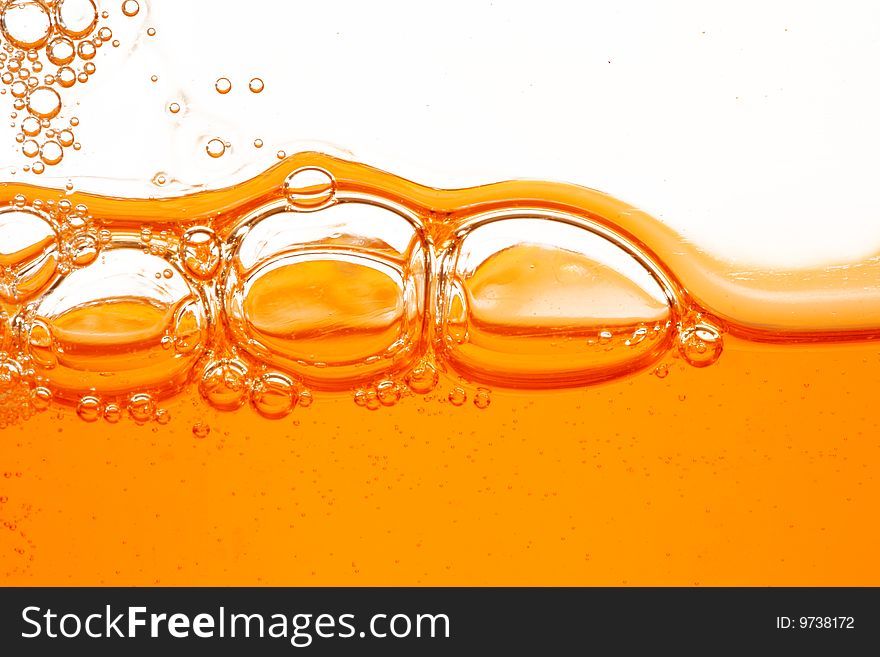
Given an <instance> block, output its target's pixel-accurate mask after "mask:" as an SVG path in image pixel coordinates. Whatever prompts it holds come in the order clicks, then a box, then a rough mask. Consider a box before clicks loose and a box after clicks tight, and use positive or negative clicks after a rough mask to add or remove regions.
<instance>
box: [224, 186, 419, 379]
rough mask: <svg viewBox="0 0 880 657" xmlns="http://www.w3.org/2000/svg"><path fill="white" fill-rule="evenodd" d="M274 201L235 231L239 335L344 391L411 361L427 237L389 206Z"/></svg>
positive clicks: (229, 297) (234, 310)
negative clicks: (300, 207)
mask: <svg viewBox="0 0 880 657" xmlns="http://www.w3.org/2000/svg"><path fill="white" fill-rule="evenodd" d="M288 207H289V206H288V205H287V204H286V203H285V204H284V205H275V206H272V207H270V208H267V209H266V210H264V211H263V212H258V213H256V215H254V216H253V217H252V218H251V219H250V220H248V222H247V224H246V225H245V226H243V227H242V228H241V229H240V230H239V231H238V233H237V235H236V236H235V238H234V256H233V259H232V263H231V270H230V272H229V277H228V279H227V282H226V286H225V295H224V307H225V311H226V315H227V319H228V321H229V328H230V330H231V331H232V334H233V336H234V338H235V341H236V342H237V343H238V344H239V345H240V346H241V347H242V348H243V349H245V350H246V351H248V352H249V353H251V354H252V355H253V356H255V357H256V358H258V359H259V360H260V361H261V362H264V363H266V364H269V365H272V366H274V367H278V368H281V369H284V370H286V371H288V372H292V373H294V374H295V375H297V377H298V378H300V379H301V380H303V381H306V382H308V383H309V384H310V385H312V386H314V387H317V388H323V389H339V388H344V387H347V386H350V385H352V384H357V383H359V382H361V381H365V380H369V379H371V378H374V377H375V376H377V375H379V374H384V373H387V372H392V371H397V370H400V369H402V368H404V367H407V366H408V365H410V364H411V363H413V362H414V361H415V359H416V358H417V357H418V355H419V353H420V351H421V349H422V347H423V345H422V330H423V323H424V316H425V297H426V289H425V288H426V269H427V263H428V255H427V250H426V248H425V243H424V241H423V239H422V236H421V234H420V232H419V230H418V228H417V227H416V226H415V225H414V223H413V222H412V221H411V220H409V219H408V218H406V217H405V216H403V215H402V214H399V213H398V212H395V211H393V210H391V209H389V208H386V207H379V206H377V205H372V204H369V203H359V202H348V203H340V204H338V205H332V206H330V207H327V208H325V209H323V210H319V211H316V212H296V211H292V210H289V209H288Z"/></svg>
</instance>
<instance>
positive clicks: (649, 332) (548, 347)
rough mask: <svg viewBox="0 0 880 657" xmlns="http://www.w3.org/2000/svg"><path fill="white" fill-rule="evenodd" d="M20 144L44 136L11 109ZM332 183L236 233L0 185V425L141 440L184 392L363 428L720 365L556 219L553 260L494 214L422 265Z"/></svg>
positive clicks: (270, 414) (373, 197)
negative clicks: (355, 420) (66, 419)
mask: <svg viewBox="0 0 880 657" xmlns="http://www.w3.org/2000/svg"><path fill="white" fill-rule="evenodd" d="M31 101H32V103H34V104H36V103H37V102H38V101H40V99H39V98H32V99H31ZM40 102H42V101H40ZM76 123H78V121H76V120H75V119H72V120H71V125H72V126H74V124H76ZM74 127H75V126H74ZM21 128H22V131H23V132H26V133H27V135H28V136H29V137H32V136H34V135H40V134H43V130H44V126H43V124H42V120H41V119H40V118H39V117H38V116H37V115H35V114H33V113H29V115H28V116H27V117H26V120H24V121H22V124H21ZM51 137H52V138H51V139H49V140H47V141H46V142H44V143H42V144H40V143H37V141H36V140H35V139H24V140H23V142H22V148H27V149H29V150H30V149H33V148H37V149H39V150H40V151H41V153H42V155H43V157H46V158H48V159H49V160H52V159H53V158H55V157H57V156H59V154H60V153H61V152H62V148H63V143H65V142H67V141H68V140H69V136H66V135H62V134H54V133H53V134H52V135H51ZM216 141H217V142H219V143H220V144H221V145H222V146H223V148H228V145H227V144H225V143H223V142H222V141H220V139H216ZM31 142H32V143H31ZM300 158H302V159H300ZM282 166H283V165H282ZM332 167H333V165H332V162H331V163H328V161H327V160H322V159H309V156H308V154H302V155H300V156H297V164H296V165H294V166H289V168H286V169H284V170H283V173H281V172H280V171H279V169H280V167H278V166H276V167H274V168H273V169H272V175H273V176H275V177H274V178H273V179H272V182H271V184H270V185H267V188H266V191H265V193H264V196H262V197H259V199H258V200H256V201H255V202H251V201H248V205H244V204H243V205H242V210H241V212H240V215H238V216H236V215H235V209H234V208H229V209H228V210H225V211H224V212H222V213H220V214H213V213H212V212H210V211H204V212H203V213H202V214H197V213H191V214H189V215H188V216H185V217H183V218H181V219H180V220H173V221H172V220H167V219H166V218H163V217H161V216H160V217H158V218H157V219H147V218H143V219H141V220H139V221H132V220H131V219H130V218H129V219H127V220H125V221H122V222H120V221H119V218H120V215H119V214H116V213H115V212H113V211H110V210H108V209H107V208H108V207H109V208H111V210H112V207H113V206H112V203H122V202H123V201H121V200H118V199H98V200H96V201H95V205H94V207H96V208H100V213H101V214H100V216H98V217H93V216H92V214H91V213H90V211H89V208H88V207H86V206H85V205H82V204H79V203H77V199H78V198H79V197H77V196H75V195H70V194H69V193H68V192H69V191H70V189H71V188H72V185H71V184H69V185H68V186H66V187H65V189H66V190H67V191H65V190H63V189H56V190H52V191H50V190H42V191H38V192H36V193H37V194H38V195H39V197H32V196H30V195H31V194H32V193H33V192H32V191H31V190H33V189H34V188H33V187H31V186H20V187H15V186H13V187H12V188H13V189H21V190H22V193H19V194H17V195H15V196H12V194H10V195H9V197H7V198H8V201H7V204H6V205H5V206H0V302H2V303H0V422H3V423H9V422H10V421H16V418H22V417H27V416H28V415H29V414H32V413H36V412H39V411H42V410H45V409H46V408H49V407H50V406H52V405H53V404H59V405H64V406H66V407H67V408H71V409H74V410H75V413H76V415H77V416H78V417H79V418H81V419H82V420H83V421H85V422H89V423H95V422H101V421H105V422H107V423H109V424H116V423H123V424H128V425H129V426H131V425H144V424H147V423H154V424H159V425H163V424H167V423H169V422H171V413H170V412H169V410H168V409H167V408H163V407H161V406H160V404H162V403H163V401H164V400H165V399H167V398H168V397H169V396H171V395H175V394H178V393H179V392H181V391H182V390H184V389H185V388H187V387H192V388H195V389H197V390H193V392H197V393H198V396H200V397H201V400H202V401H203V402H204V403H205V404H206V405H207V406H210V407H211V408H212V409H214V410H217V411H235V410H237V409H242V408H243V409H244V410H243V412H244V413H251V414H252V415H253V416H254V417H255V418H257V417H258V416H259V417H263V418H267V419H272V420H279V419H282V418H285V417H288V416H289V415H291V414H295V415H294V417H296V416H297V415H299V413H300V411H298V410H297V409H305V408H308V407H309V406H311V405H312V403H313V397H312V390H314V391H318V392H320V393H323V392H328V393H342V394H352V393H353V401H354V402H355V404H357V405H358V406H360V407H362V408H364V409H366V410H370V411H381V409H385V408H390V407H394V406H397V405H398V404H400V403H405V402H406V401H407V400H408V398H413V397H415V396H424V399H423V400H422V401H424V400H436V401H439V402H440V403H443V404H447V403H448V404H449V405H450V406H453V407H465V408H469V407H470V406H471V404H472V405H473V407H474V408H476V409H479V410H481V411H484V410H485V409H488V408H489V407H490V406H491V405H492V403H493V399H492V395H493V390H495V389H497V388H506V387H519V388H545V389H553V388H559V387H574V386H575V385H576V386H578V387H579V386H582V385H591V384H593V383H597V382H603V381H605V380H610V379H611V378H615V377H620V376H625V375H630V374H634V373H636V372H653V374H654V375H655V376H656V377H657V378H658V379H663V378H664V377H666V376H667V374H668V373H669V367H668V365H667V364H666V363H665V362H664V360H665V357H666V356H667V355H668V354H669V352H670V350H677V352H678V353H677V354H675V353H674V354H673V357H674V358H682V359H683V360H684V361H686V362H688V363H690V364H691V365H694V366H696V367H706V366H707V365H710V364H712V363H714V362H715V361H716V360H717V359H718V357H719V355H720V353H721V350H722V345H723V340H722V328H721V327H722V324H721V323H720V322H718V321H717V320H715V319H714V318H711V317H709V316H708V315H707V314H705V312H704V311H702V310H701V309H699V307H697V306H696V305H691V304H687V305H685V304H684V303H681V304H679V305H675V306H673V305H671V304H672V302H671V301H670V299H669V298H668V297H667V296H665V295H664V293H663V290H662V289H661V288H659V287H656V286H659V282H658V280H657V279H656V278H653V277H651V276H648V274H647V272H645V276H644V277H642V278H640V277H639V276H640V273H639V272H640V271H641V270H639V269H637V268H635V265H638V264H639V263H638V262H636V261H633V263H631V264H633V267H632V268H631V269H630V270H627V272H626V276H624V275H623V274H622V273H619V272H618V273H617V274H611V273H608V272H606V271H605V270H602V269H601V268H597V267H595V266H593V265H595V264H596V263H599V264H601V262H602V261H601V257H603V256H602V252H601V249H620V250H622V247H619V246H617V245H616V244H614V243H611V242H610V241H609V242H608V243H607V244H605V243H601V242H598V243H597V242H596V240H600V239H604V238H601V237H600V236H598V235H594V234H589V233H587V232H586V231H584V230H583V229H582V228H579V227H577V226H575V225H574V224H573V223H567V222H559V226H557V227H556V228H558V229H559V231H561V232H558V235H556V236H555V237H554V239H558V242H559V245H558V246H556V245H554V244H549V245H547V244H536V243H533V241H534V240H538V241H540V240H544V241H547V240H549V239H550V237H553V231H554V227H553V226H549V227H548V224H549V223H550V221H549V220H543V221H540V222H539V220H538V219H536V218H533V217H526V218H522V217H519V216H512V217H504V216H502V217H501V218H495V219H493V220H492V221H488V222H484V223H480V222H475V225H476V228H473V229H472V232H471V233H467V232H466V231H464V230H462V231H460V233H459V234H457V235H456V236H455V238H454V239H455V240H457V242H455V243H453V244H451V245H447V246H446V247H444V248H445V249H446V250H445V251H443V250H436V249H437V246H436V244H437V242H436V234H434V233H431V232H430V229H424V225H423V224H420V221H422V218H421V217H420V216H419V215H418V214H417V212H416V211H414V210H411V209H410V208H409V207H408V206H403V205H398V204H397V203H396V202H395V201H394V200H392V199H384V198H380V197H379V195H378V194H374V193H372V192H369V191H364V189H363V188H362V187H357V186H356V182H353V181H352V179H351V178H349V177H340V178H339V179H336V178H334V176H333V175H331V173H330V171H331V170H332ZM288 172H289V173H288ZM279 173H280V175H279ZM168 180H170V176H169V175H168V174H165V173H164V172H159V173H157V174H155V175H154V177H153V182H154V184H156V185H159V186H164V185H165V184H166V183H167V182H168ZM13 193H14V192H13ZM25 194H27V195H28V196H27V197H26V196H25ZM10 197H11V198H10ZM256 198H257V197H254V199H256ZM169 203H170V201H169ZM165 207H173V206H170V205H169V206H165ZM192 207H193V208H199V207H206V208H208V210H210V206H205V205H204V204H201V201H200V200H199V199H195V200H193V201H192ZM187 209H189V208H188V207H187ZM122 214H123V215H124V213H122ZM160 214H161V213H160ZM493 221H494V222H495V223H493ZM508 222H509V224H508ZM518 222H520V223H518ZM523 222H524V223H523ZM579 231H580V232H579ZM581 233H583V234H581ZM585 236H586V237H585ZM582 239H588V240H592V241H591V242H590V244H588V245H587V246H589V247H590V248H587V246H584V245H583V244H579V242H578V240H582ZM505 240H506V241H505ZM577 249H581V250H582V253H581V252H580V251H577ZM624 256H626V257H630V258H632V257H633V256H632V255H631V254H627V253H626V252H625V251H623V252H622V253H620V254H619V255H618V256H617V257H618V258H623V257H624ZM465 262H468V263H469V264H467V265H465V264H464V263H465ZM606 269H608V268H606ZM596 271H601V272H603V276H605V278H601V277H597V275H595V274H594V272H596ZM633 272H635V273H633ZM652 285H653V286H655V287H652ZM655 288H656V289H655ZM596 290H598V292H599V293H595V294H593V293H594V292H595V291H596ZM622 292H625V293H627V294H628V296H627V295H624V294H622ZM655 293H656V294H655ZM591 294H592V296H591ZM573 298H578V299H587V300H589V304H588V305H589V307H587V304H585V305H584V306H583V307H580V306H576V305H573V304H571V303H567V302H570V300H571V299H573ZM621 298H623V299H629V301H628V303H629V304H630V305H628V306H627V307H625V308H623V311H621V308H620V299H621ZM566 304H567V305H566ZM602 304H605V305H604V306H603V305H602ZM536 317H537V318H538V320H539V321H536ZM492 349H496V351H495V352H493V351H491V350H492ZM118 354H125V358H124V359H122V358H118V357H117V355H118ZM609 373H610V374H609ZM441 378H443V384H442V387H441ZM469 402H470V403H469ZM175 414H176V412H175ZM298 422H299V421H298V420H294V423H298ZM200 432H202V429H198V430H196V428H195V427H194V434H195V435H197V436H198V434H199V433H200ZM204 435H207V430H205V431H204Z"/></svg>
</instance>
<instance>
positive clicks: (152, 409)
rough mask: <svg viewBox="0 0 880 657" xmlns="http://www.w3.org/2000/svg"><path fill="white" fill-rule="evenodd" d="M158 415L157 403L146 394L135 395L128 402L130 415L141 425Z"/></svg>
mask: <svg viewBox="0 0 880 657" xmlns="http://www.w3.org/2000/svg"><path fill="white" fill-rule="evenodd" d="M155 413H156V402H154V401H153V398H152V397H151V396H150V395H148V394H146V393H139V394H137V395H134V396H133V397H132V398H131V400H130V401H129V402H128V414H129V415H130V416H131V419H132V420H134V421H135V422H138V423H140V424H142V423H144V422H149V421H150V420H152V419H153V416H154V415H155Z"/></svg>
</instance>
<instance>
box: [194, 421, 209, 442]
mask: <svg viewBox="0 0 880 657" xmlns="http://www.w3.org/2000/svg"><path fill="white" fill-rule="evenodd" d="M192 432H193V435H194V436H195V437H196V438H198V439H200V440H201V439H203V438H207V437H208V434H209V433H211V427H209V426H208V425H207V424H205V423H204V422H196V423H195V424H194V425H193V427H192Z"/></svg>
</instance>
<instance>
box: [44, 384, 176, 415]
mask: <svg viewBox="0 0 880 657" xmlns="http://www.w3.org/2000/svg"><path fill="white" fill-rule="evenodd" d="M38 389H39V388H38ZM43 397H45V393H43ZM47 405H48V403H47ZM123 411H127V412H128V416H129V417H130V418H131V419H132V420H134V421H135V423H137V424H146V423H147V422H150V421H151V420H152V421H155V422H157V423H158V424H168V423H169V422H170V421H171V414H170V413H169V412H168V410H167V409H165V408H158V407H157V406H156V401H155V400H154V399H153V397H152V395H150V394H148V393H137V394H135V395H132V396H131V397H130V398H129V400H128V403H127V404H125V405H124V406H123V405H120V404H118V403H117V402H115V401H113V402H104V401H103V400H102V399H101V398H100V397H98V396H97V395H95V394H93V393H92V394H88V395H84V396H82V397H81V398H80V400H79V402H77V405H76V414H77V416H78V417H79V419H81V420H82V421H83V422H89V423H92V422H97V421H98V420H100V419H102V418H103V419H104V421H106V422H107V423H109V424H116V423H118V422H119V421H120V420H121V419H122V417H123Z"/></svg>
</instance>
